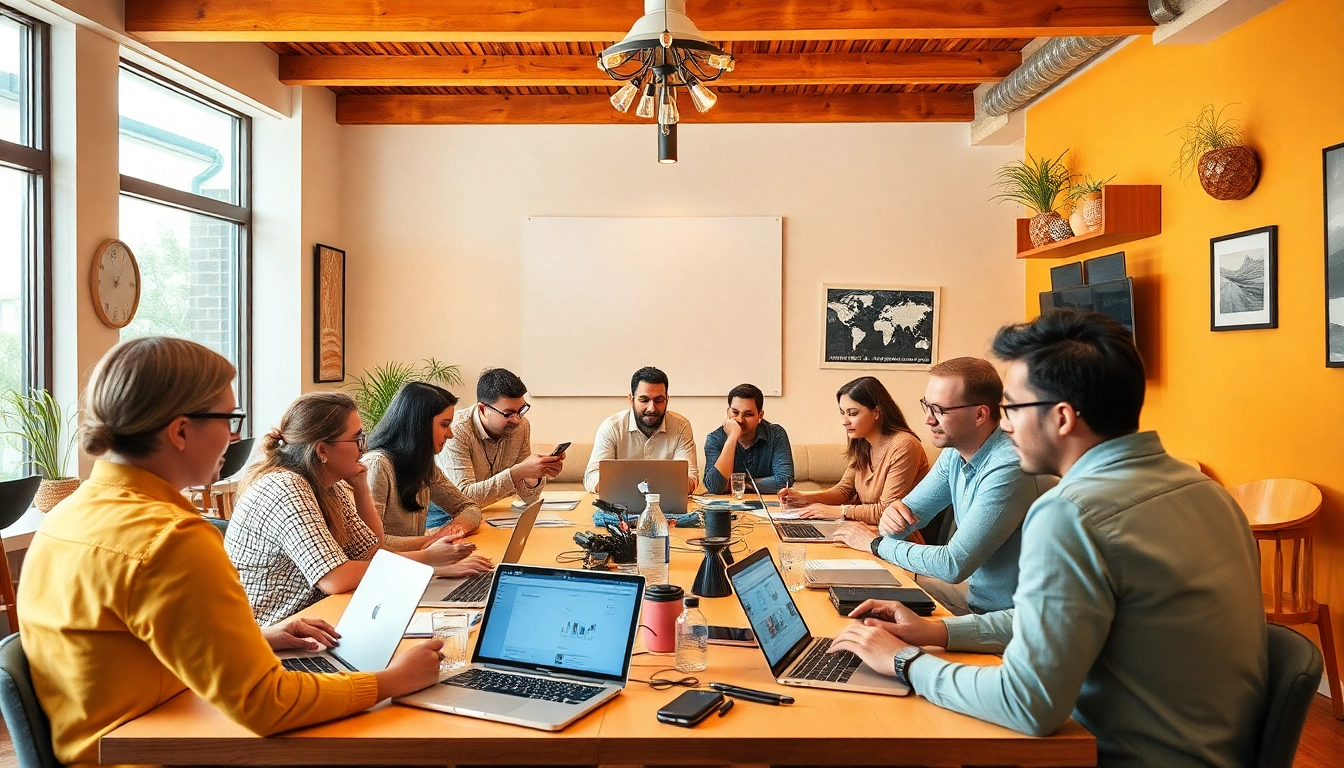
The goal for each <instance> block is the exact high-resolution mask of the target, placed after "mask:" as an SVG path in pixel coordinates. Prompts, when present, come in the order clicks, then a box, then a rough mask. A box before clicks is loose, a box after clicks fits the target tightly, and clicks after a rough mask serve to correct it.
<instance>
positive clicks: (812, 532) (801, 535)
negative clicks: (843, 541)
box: [779, 523, 826, 539]
mask: <svg viewBox="0 0 1344 768" xmlns="http://www.w3.org/2000/svg"><path fill="white" fill-rule="evenodd" d="M779 530H780V531H782V532H783V533H784V535H785V536H786V537H788V538H790V539H824V538H826V537H825V536H823V535H822V533H821V531H819V530H817V526H815V525H812V524H811V523H780V524H779Z"/></svg>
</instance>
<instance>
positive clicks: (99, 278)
mask: <svg viewBox="0 0 1344 768" xmlns="http://www.w3.org/2000/svg"><path fill="white" fill-rule="evenodd" d="M89 291H90V292H91V293H92V294H93V311H94V312H96V313H97V314H98V319H99V320H102V321H103V325H106V326H107V327H109V328H125V327H126V326H127V325H128V324H130V322H131V319H132V318H134V317H135V310H136V309H138V308H139V307H140V265H139V264H136V263H135V254H133V253H131V249H130V246H128V245H126V244H125V243H123V242H121V241H120V240H117V239H112V240H104V241H103V244H102V245H100V246H98V250H97V251H96V252H95V253H94V255H93V267H92V269H91V271H90V273H89Z"/></svg>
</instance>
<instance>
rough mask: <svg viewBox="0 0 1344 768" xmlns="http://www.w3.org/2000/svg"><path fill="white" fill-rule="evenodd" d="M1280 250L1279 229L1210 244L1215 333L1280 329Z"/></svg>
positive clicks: (1227, 237)
mask: <svg viewBox="0 0 1344 768" xmlns="http://www.w3.org/2000/svg"><path fill="white" fill-rule="evenodd" d="M1278 250H1279V228H1278V227H1277V226H1271V227H1261V228H1259V229H1250V230H1247V231H1245V232H1237V233H1236V234H1232V235H1224V236H1223V237H1215V238H1213V239H1212V240H1210V241H1209V269H1210V275H1209V278H1210V279H1209V293H1210V305H1211V307H1210V315H1211V317H1210V321H1209V326H1210V329H1211V330H1215V331H1246V330H1252V329H1257V328H1278V327H1279V281H1278Z"/></svg>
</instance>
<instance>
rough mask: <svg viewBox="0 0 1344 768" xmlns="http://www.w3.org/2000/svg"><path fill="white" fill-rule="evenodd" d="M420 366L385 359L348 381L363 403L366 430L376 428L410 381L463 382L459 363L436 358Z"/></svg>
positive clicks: (356, 400) (370, 431) (353, 395)
mask: <svg viewBox="0 0 1344 768" xmlns="http://www.w3.org/2000/svg"><path fill="white" fill-rule="evenodd" d="M420 362H421V365H420V366H419V367H418V368H417V367H416V366H414V365H411V364H410V363H397V362H392V363H383V364H382V365H377V366H374V367H373V368H366V369H364V374H363V375H362V376H356V377H355V380H354V381H352V382H350V383H349V384H347V385H346V389H348V390H349V391H350V395H351V396H352V397H354V398H355V404H356V405H358V406H359V418H360V419H361V420H362V421H363V422H364V431H365V432H368V433H372V432H373V428H374V427H376V426H378V422H380V421H382V419H383V414H384V413H387V406H388V405H390V404H391V403H392V398H394V397H396V396H397V392H398V391H400V390H401V388H402V387H403V386H405V385H406V383H407V382H411V381H423V382H426V383H428V384H438V385H441V386H444V387H452V386H461V384H462V376H461V375H460V373H459V371H458V367H457V366H456V365H445V364H443V363H441V362H439V361H438V360H435V359H434V358H432V357H430V358H426V359H425V360H422V361H420Z"/></svg>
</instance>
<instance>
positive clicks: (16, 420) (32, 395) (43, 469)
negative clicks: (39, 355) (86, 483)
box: [0, 389, 81, 512]
mask: <svg viewBox="0 0 1344 768" xmlns="http://www.w3.org/2000/svg"><path fill="white" fill-rule="evenodd" d="M74 418H75V414H74V413H73V412H72V413H71V414H70V415H69V416H66V415H65V412H64V410H63V409H62V408H61V406H60V403H57V402H56V398H54V397H52V396H51V393H50V392H48V391H47V390H45V389H31V390H29V391H28V394H23V393H20V392H6V393H5V394H4V395H3V396H0V420H2V421H3V422H4V425H5V429H4V434H5V436H6V437H8V438H9V439H10V442H11V443H12V444H13V445H14V447H15V448H17V449H18V450H19V451H20V452H23V453H26V454H27V455H28V456H29V458H28V459H27V460H26V461H25V462H24V463H25V464H27V465H29V466H31V467H32V468H33V469H34V470H35V471H36V472H37V474H39V475H41V477H42V482H41V483H40V484H39V485H38V487H37V496H35V497H34V498H33V506H35V507H37V508H38V509H40V510H42V511H43V512H48V511H50V510H51V508H52V507H54V506H56V505H57V504H58V503H60V502H61V500H62V499H64V498H65V497H66V496H69V495H70V494H72V493H74V492H75V489H76V488H78V487H79V484H80V482H81V481H80V479H79V478H78V477H68V476H67V475H66V474H65V468H66V466H68V465H69V462H70V453H71V451H72V450H73V449H74V445H75V439H74V437H75V436H74ZM67 427H70V430H69V432H68V434H67V432H66V428H67Z"/></svg>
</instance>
